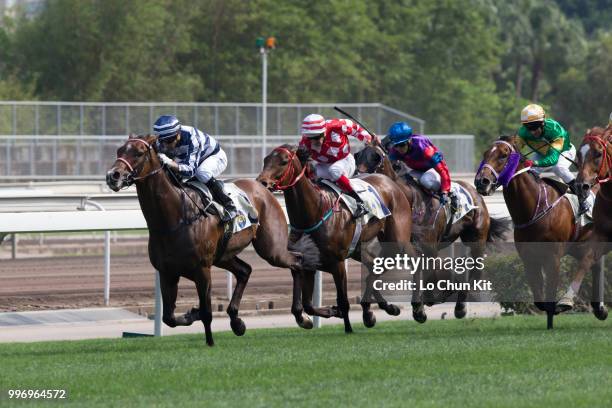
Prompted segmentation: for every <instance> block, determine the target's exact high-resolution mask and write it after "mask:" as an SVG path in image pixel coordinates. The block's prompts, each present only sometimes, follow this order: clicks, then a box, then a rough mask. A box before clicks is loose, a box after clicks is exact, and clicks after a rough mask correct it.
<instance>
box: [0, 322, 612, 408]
mask: <svg viewBox="0 0 612 408" xmlns="http://www.w3.org/2000/svg"><path fill="white" fill-rule="evenodd" d="M545 325H546V321H545V318H544V317H542V316H533V317H503V318H500V319H476V320H451V321H429V322H427V323H426V324H425V325H418V324H416V323H414V322H411V321H403V322H393V323H382V324H379V325H377V326H376V327H375V328H373V329H365V328H363V326H362V325H361V324H360V323H359V322H354V327H355V329H356V330H355V333H354V334H352V335H345V334H344V332H343V329H342V327H341V326H328V327H325V328H323V329H318V330H312V331H308V332H307V331H305V330H302V329H297V328H296V329H262V330H250V331H248V330H247V332H246V335H245V336H244V337H242V338H238V337H235V336H234V335H233V334H231V333H230V332H224V333H217V334H216V335H215V341H216V346H215V347H213V348H208V347H206V346H205V345H204V341H203V335H202V336H200V335H184V336H169V337H164V338H161V339H159V338H139V339H113V340H93V341H92V340H88V341H75V342H53V343H29V344H3V345H2V347H1V348H0V361H1V369H0V389H2V393H3V395H2V396H1V397H0V405H7V404H6V403H7V402H8V403H9V405H14V406H20V407H22V406H25V405H26V404H27V403H26V402H25V401H12V403H11V401H8V400H7V389H10V388H20V389H32V388H34V389H41V388H47V389H48V388H53V389H55V388H63V389H67V391H68V400H67V401H66V402H71V403H73V404H74V405H75V406H130V407H133V406H147V407H148V406H172V407H184V406H197V407H202V406H231V407H237V406H247V407H252V406H294V405H300V406H309V407H312V406H321V405H325V406H347V405H348V406H353V405H357V406H367V407H375V406H381V405H386V406H404V407H406V406H408V407H411V406H432V407H433V406H437V407H440V406H486V407H491V406H495V407H498V406H533V407H543V406H556V407H562V406H568V407H578V406H584V407H594V406H610V405H609V404H610V401H612V323H611V321H610V320H608V321H605V322H600V321H597V320H595V318H594V317H593V316H592V315H586V314H585V315H569V316H558V317H557V318H556V319H555V325H556V328H555V329H554V330H553V331H547V330H546V329H545ZM39 404H41V405H45V406H50V405H48V404H49V401H39Z"/></svg>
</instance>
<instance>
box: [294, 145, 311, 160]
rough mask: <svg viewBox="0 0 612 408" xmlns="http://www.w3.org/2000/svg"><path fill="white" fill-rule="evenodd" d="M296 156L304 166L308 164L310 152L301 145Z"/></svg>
mask: <svg viewBox="0 0 612 408" xmlns="http://www.w3.org/2000/svg"><path fill="white" fill-rule="evenodd" d="M296 155H297V157H298V159H299V160H300V162H301V163H302V165H304V163H306V161H307V160H308V159H309V158H310V150H308V148H307V147H306V146H304V145H300V146H298V148H297V151H296Z"/></svg>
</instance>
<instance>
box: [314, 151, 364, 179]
mask: <svg viewBox="0 0 612 408" xmlns="http://www.w3.org/2000/svg"><path fill="white" fill-rule="evenodd" d="M315 169H316V172H317V177H319V178H324V179H326V180H331V181H336V180H338V179H339V178H340V177H342V176H346V177H348V178H350V177H351V176H352V175H353V173H355V158H354V157H353V155H352V154H350V153H349V155H348V156H346V157H345V158H344V159H342V160H338V161H337V162H334V163H319V162H317V164H316V165H315Z"/></svg>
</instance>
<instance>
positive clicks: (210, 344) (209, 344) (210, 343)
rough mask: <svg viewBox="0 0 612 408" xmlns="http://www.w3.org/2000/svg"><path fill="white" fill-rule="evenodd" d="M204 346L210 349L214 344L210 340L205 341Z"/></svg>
mask: <svg viewBox="0 0 612 408" xmlns="http://www.w3.org/2000/svg"><path fill="white" fill-rule="evenodd" d="M206 345H207V346H208V347H212V346H214V345H215V342H214V341H213V340H212V339H211V340H210V341H208V340H206Z"/></svg>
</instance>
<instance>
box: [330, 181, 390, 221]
mask: <svg viewBox="0 0 612 408" xmlns="http://www.w3.org/2000/svg"><path fill="white" fill-rule="evenodd" d="M350 182H351V187H353V190H355V192H356V193H357V195H359V198H361V199H362V200H363V203H364V205H365V208H366V210H367V211H368V212H367V214H365V215H364V216H363V221H364V222H365V223H367V222H368V221H369V220H370V219H372V218H373V217H376V218H377V219H379V220H381V219H383V218H386V217H388V216H389V215H391V211H389V209H388V208H387V206H386V205H385V204H384V203H383V201H382V199H381V198H380V196H379V195H378V192H377V191H376V189H374V187H372V185H371V184H370V183H367V182H366V181H363V180H361V179H356V178H352V179H350ZM319 183H321V184H322V185H324V186H327V187H329V188H331V189H332V191H334V192H335V193H336V194H337V195H339V196H340V198H341V199H342V200H343V201H344V203H345V204H346V206H347V207H348V209H349V210H350V211H351V214H355V211H356V209H357V202H356V201H355V199H354V198H353V197H351V196H349V195H347V194H345V193H344V192H343V191H342V189H341V188H340V187H338V186H337V185H336V184H335V183H334V182H333V181H330V180H325V179H321V180H320V181H319Z"/></svg>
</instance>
